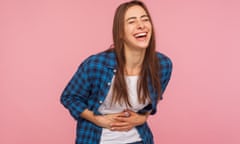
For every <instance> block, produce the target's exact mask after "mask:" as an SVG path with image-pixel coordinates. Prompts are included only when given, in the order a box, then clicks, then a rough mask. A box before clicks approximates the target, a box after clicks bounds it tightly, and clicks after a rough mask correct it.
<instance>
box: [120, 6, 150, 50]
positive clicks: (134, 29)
mask: <svg viewBox="0 0 240 144" xmlns="http://www.w3.org/2000/svg"><path fill="white" fill-rule="evenodd" d="M151 35H152V24H151V22H150V19H149V17H148V15H147V13H146V12H145V10H144V9H143V8H142V7H141V6H138V5H136V6H132V7H130V8H128V10H127V11H126V13H125V17H124V37H123V39H124V47H125V48H129V49H146V48H147V47H148V45H149V41H150V39H151Z"/></svg>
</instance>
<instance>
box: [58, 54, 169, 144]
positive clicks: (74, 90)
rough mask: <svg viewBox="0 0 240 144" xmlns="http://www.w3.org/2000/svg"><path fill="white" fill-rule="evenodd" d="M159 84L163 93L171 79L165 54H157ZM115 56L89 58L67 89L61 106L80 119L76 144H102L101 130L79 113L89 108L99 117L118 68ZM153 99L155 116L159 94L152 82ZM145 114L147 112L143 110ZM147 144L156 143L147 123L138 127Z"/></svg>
mask: <svg viewBox="0 0 240 144" xmlns="http://www.w3.org/2000/svg"><path fill="white" fill-rule="evenodd" d="M157 56H158V58H159V63H160V65H161V68H162V70H161V71H160V74H161V77H160V81H161V84H162V90H163V91H164V90H165V88H166V86H167V84H168V81H169V80H170V76H171V71H172V62H171V60H170V59H169V58H168V57H166V56H165V55H163V54H161V53H158V52H157ZM116 67H117V63H116V55H115V53H114V52H102V53H99V54H96V55H93V56H90V57H89V58H87V59H86V60H85V61H84V62H83V63H82V64H81V65H80V66H79V68H78V70H77V72H76V73H75V74H74V76H73V77H72V79H71V81H70V82H69V83H68V85H67V86H66V88H65V89H64V91H63V93H62V96H61V103H62V104H63V105H64V106H65V107H66V108H67V109H68V110H69V112H70V114H71V115H72V116H73V117H74V119H76V120H77V138H76V144H99V141H100V138H101V133H102V128H101V127H98V126H97V125H95V124H93V123H91V122H89V121H87V120H85V119H83V118H81V117H80V114H81V113H82V112H83V111H84V110H85V109H89V110H91V111H93V113H94V114H100V113H99V111H98V108H99V106H100V105H101V104H102V103H103V101H104V99H105V98H106V96H107V94H108V91H109V88H110V86H111V81H112V78H113V76H114V74H115V73H116V71H117V69H116ZM149 90H150V97H151V106H150V108H151V110H152V113H151V114H154V113H156V109H157V101H158V98H157V97H158V95H157V94H156V93H155V92H154V91H153V87H152V86H151V84H150V82H149ZM142 111H144V109H143V110H142ZM136 128H137V130H138V132H139V134H140V136H141V138H142V141H143V143H144V144H153V143H154V142H153V135H152V132H151V130H150V128H149V126H148V124H147V122H146V123H144V124H143V125H140V126H137V127H136Z"/></svg>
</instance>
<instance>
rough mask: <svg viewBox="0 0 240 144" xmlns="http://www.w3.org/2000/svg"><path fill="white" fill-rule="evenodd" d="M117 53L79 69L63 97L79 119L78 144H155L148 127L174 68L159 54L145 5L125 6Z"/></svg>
mask: <svg viewBox="0 0 240 144" xmlns="http://www.w3.org/2000/svg"><path fill="white" fill-rule="evenodd" d="M113 41H114V45H113V47H112V48H110V49H108V50H106V51H104V52H101V53H98V54H96V55H92V56H90V57H89V58H87V59H86V60H85V61H84V62H83V63H82V64H81V65H80V66H79V68H78V70H77V72H76V73H75V75H74V76H73V78H72V79H71V81H70V82H69V84H68V85H67V87H66V88H65V90H64V91H63V93H62V96H61V102H62V104H63V105H64V106H65V107H66V108H67V109H68V110H69V111H70V113H71V115H72V116H73V117H74V118H75V119H76V120H77V139H76V144H99V143H100V144H153V143H154V142H153V136H152V132H151V130H150V129H149V127H148V125H147V119H148V116H149V115H150V114H155V113H156V109H157V103H158V101H159V100H161V99H162V94H163V92H164V90H165V88H166V86H167V84H168V81H169V79H170V76H171V71H172V63H171V60H170V59H169V58H168V57H166V56H165V55H163V54H161V53H159V52H156V51H155V35H154V29H153V24H152V19H151V17H150V14H149V12H148V10H147V8H146V6H145V5H144V3H143V2H140V1H130V2H126V3H123V4H121V5H120V6H119V7H118V8H117V10H116V12H115V16H114V21H113Z"/></svg>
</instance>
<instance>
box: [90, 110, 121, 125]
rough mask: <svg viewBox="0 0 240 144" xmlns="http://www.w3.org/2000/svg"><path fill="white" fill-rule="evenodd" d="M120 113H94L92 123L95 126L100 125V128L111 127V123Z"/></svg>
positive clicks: (114, 121)
mask: <svg viewBox="0 0 240 144" xmlns="http://www.w3.org/2000/svg"><path fill="white" fill-rule="evenodd" d="M121 115H122V113H117V114H107V115H95V116H94V118H95V120H94V123H95V124H96V125H97V126H100V127H102V128H107V129H111V126H112V124H113V123H116V122H117V120H116V118H118V117H119V116H121Z"/></svg>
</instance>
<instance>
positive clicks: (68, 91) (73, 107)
mask: <svg viewBox="0 0 240 144" xmlns="http://www.w3.org/2000/svg"><path fill="white" fill-rule="evenodd" d="M88 73H89V70H88V61H87V60H85V61H84V62H83V63H82V64H81V65H80V66H79V67H78V70H77V71H76V73H75V74H74V75H73V77H72V79H71V80H70V82H69V83H68V84H67V86H66V88H65V89H64V91H63V93H62V95H61V103H62V104H63V105H64V107H65V108H67V109H68V110H69V112H70V114H71V115H72V116H73V118H74V119H76V120H78V119H80V114H81V113H82V112H83V111H84V110H85V109H86V108H87V106H88V105H87V100H88V97H89V94H90V85H91V84H90V81H89V75H88Z"/></svg>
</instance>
